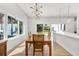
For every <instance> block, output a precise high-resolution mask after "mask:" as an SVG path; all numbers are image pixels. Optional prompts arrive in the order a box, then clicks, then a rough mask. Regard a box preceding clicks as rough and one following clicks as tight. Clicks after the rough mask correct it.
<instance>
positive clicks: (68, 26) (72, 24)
mask: <svg viewBox="0 0 79 59" xmlns="http://www.w3.org/2000/svg"><path fill="white" fill-rule="evenodd" d="M76 22H77V21H76ZM76 22H75V21H74V18H73V19H68V20H67V22H66V32H70V33H74V32H75V30H76V26H77V25H76V24H75V23H76Z"/></svg>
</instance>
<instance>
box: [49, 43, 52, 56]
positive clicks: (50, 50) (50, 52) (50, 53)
mask: <svg viewBox="0 0 79 59" xmlns="http://www.w3.org/2000/svg"><path fill="white" fill-rule="evenodd" d="M51 48H52V46H51V42H50V44H49V56H51V55H52V49H51Z"/></svg>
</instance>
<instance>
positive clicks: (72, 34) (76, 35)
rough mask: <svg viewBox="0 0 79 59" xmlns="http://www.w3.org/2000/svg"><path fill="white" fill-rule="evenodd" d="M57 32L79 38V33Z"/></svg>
mask: <svg viewBox="0 0 79 59" xmlns="http://www.w3.org/2000/svg"><path fill="white" fill-rule="evenodd" d="M56 34H60V35H64V36H68V37H72V38H76V39H79V35H78V34H74V33H68V32H57V33H56Z"/></svg>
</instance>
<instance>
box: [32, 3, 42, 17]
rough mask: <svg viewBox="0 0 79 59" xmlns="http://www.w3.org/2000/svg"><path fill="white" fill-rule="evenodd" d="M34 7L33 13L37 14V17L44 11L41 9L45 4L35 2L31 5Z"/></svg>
mask: <svg viewBox="0 0 79 59" xmlns="http://www.w3.org/2000/svg"><path fill="white" fill-rule="evenodd" d="M30 8H31V9H33V11H32V13H33V14H34V15H35V17H39V16H41V14H42V13H43V12H42V11H41V10H40V9H41V8H43V6H40V5H39V4H38V3H35V4H34V6H32V7H30Z"/></svg>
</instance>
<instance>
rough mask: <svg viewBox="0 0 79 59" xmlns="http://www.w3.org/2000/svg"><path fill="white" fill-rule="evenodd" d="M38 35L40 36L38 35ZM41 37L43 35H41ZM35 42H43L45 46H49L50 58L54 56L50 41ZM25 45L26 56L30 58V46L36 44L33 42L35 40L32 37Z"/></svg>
mask: <svg viewBox="0 0 79 59" xmlns="http://www.w3.org/2000/svg"><path fill="white" fill-rule="evenodd" d="M37 35H38V34H37ZM40 35H41V34H40ZM35 42H38V43H39V42H41V43H42V44H43V46H44V45H47V46H48V48H49V50H48V51H49V56H52V41H51V40H49V39H46V38H45V39H44V41H35ZM25 44H26V47H25V53H26V56H28V52H29V51H28V47H29V44H34V41H33V38H32V37H31V39H28V40H26V41H25Z"/></svg>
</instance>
